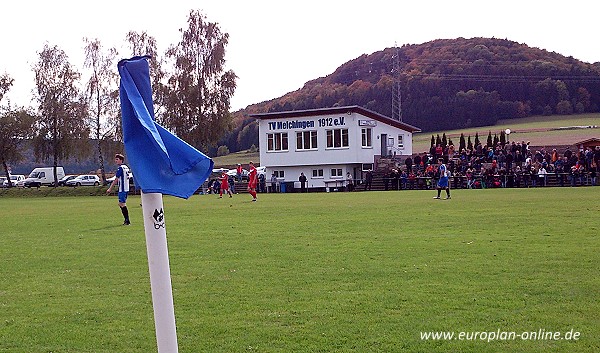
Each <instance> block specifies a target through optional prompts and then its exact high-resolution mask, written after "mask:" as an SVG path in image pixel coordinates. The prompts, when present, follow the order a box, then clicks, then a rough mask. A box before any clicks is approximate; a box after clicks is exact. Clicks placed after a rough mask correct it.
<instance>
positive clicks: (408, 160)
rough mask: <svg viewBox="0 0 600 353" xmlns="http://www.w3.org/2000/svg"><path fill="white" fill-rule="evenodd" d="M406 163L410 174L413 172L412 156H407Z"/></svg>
mask: <svg viewBox="0 0 600 353" xmlns="http://www.w3.org/2000/svg"><path fill="white" fill-rule="evenodd" d="M404 164H405V165H406V172H407V173H409V174H410V173H411V172H412V164H413V160H412V158H410V156H408V157H406V160H405V161H404Z"/></svg>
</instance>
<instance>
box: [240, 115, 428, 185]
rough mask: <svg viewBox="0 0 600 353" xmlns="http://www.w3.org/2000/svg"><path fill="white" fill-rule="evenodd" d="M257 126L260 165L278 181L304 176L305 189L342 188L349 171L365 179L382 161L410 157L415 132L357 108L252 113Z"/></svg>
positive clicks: (296, 182)
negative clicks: (305, 180)
mask: <svg viewBox="0 0 600 353" xmlns="http://www.w3.org/2000/svg"><path fill="white" fill-rule="evenodd" d="M250 116H251V117H254V118H256V119H257V121H258V126H259V129H258V130H259V150H260V165H261V166H265V167H267V175H266V179H267V183H269V182H270V178H271V175H272V173H275V175H276V177H277V178H278V179H279V180H280V181H285V182H295V185H294V186H295V188H299V182H298V178H299V176H300V173H304V175H305V176H306V178H307V184H308V185H307V188H309V189H327V190H329V188H335V187H339V186H343V185H344V183H345V180H346V175H347V173H348V172H349V173H350V175H351V176H352V178H353V179H355V180H360V179H363V172H365V171H367V170H369V169H370V170H373V169H374V166H375V165H376V163H377V161H378V160H379V158H381V157H382V156H384V157H389V156H394V155H395V156H408V155H412V134H413V133H414V132H419V131H420V130H419V128H417V127H414V126H411V125H408V124H405V123H402V122H400V121H397V120H392V119H390V118H388V117H386V116H384V115H381V114H379V113H376V112H374V111H371V110H368V109H365V108H362V107H359V106H347V107H334V108H323V109H311V110H299V111H286V112H276V113H264V114H251V115H250Z"/></svg>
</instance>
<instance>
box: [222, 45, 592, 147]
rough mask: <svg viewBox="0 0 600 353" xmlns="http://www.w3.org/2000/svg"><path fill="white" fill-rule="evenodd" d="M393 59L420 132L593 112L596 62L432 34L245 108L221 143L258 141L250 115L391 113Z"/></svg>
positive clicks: (406, 111) (405, 108)
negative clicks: (336, 109)
mask: <svg viewBox="0 0 600 353" xmlns="http://www.w3.org/2000/svg"><path fill="white" fill-rule="evenodd" d="M322 54H323V55H326V53H322ZM396 55H397V56H398V60H397V61H396ZM395 62H397V65H398V67H399V68H400V70H399V75H398V77H399V80H398V82H399V83H400V85H399V86H400V91H401V102H402V118H403V121H404V122H406V123H409V124H411V125H415V126H417V127H420V128H421V129H422V130H423V131H425V132H427V131H433V130H443V129H451V128H452V129H456V128H460V127H464V128H467V127H474V126H484V125H490V124H494V123H495V122H496V121H497V120H498V119H510V118H519V117H526V116H530V115H542V114H544V115H552V114H572V113H573V114H575V113H583V112H598V111H600V62H596V63H594V64H590V63H584V62H582V61H580V60H577V59H575V58H573V57H565V56H563V55H560V54H557V53H554V52H549V51H546V50H543V49H539V48H532V47H529V46H527V45H526V44H520V43H517V42H514V41H510V40H506V39H495V38H471V39H465V38H457V39H439V40H434V41H431V42H427V43H423V44H413V45H404V46H402V47H400V48H387V49H384V50H382V51H378V52H375V53H372V54H370V55H366V54H365V55H362V56H360V57H358V58H356V59H353V60H350V61H348V62H347V63H345V64H343V65H341V66H340V67H339V68H338V69H337V70H335V72H333V73H332V74H330V75H328V76H326V77H321V78H318V79H315V80H312V81H309V82H307V83H306V84H305V85H304V87H302V88H301V89H298V90H297V91H294V92H290V93H287V94H286V95H284V96H282V97H279V98H276V99H273V100H270V101H266V102H262V103H258V104H254V105H251V106H248V107H247V108H246V109H243V110H241V111H238V112H236V113H235V116H236V117H235V120H236V125H237V128H236V129H235V131H233V132H232V133H231V134H230V135H228V136H227V138H226V139H225V140H224V141H223V144H226V145H228V146H229V149H230V150H231V151H237V150H243V149H247V148H249V147H250V146H251V145H252V144H254V145H256V146H258V134H257V131H256V129H257V127H256V124H251V121H250V120H249V119H248V114H252V113H264V112H275V111H287V110H302V109H313V108H324V107H333V106H338V105H339V106H343V105H359V106H363V107H365V108H368V109H370V110H373V111H376V112H379V113H381V114H384V115H386V116H390V117H391V116H392V88H393V84H394V80H393V75H394V70H393V68H394V63H395Z"/></svg>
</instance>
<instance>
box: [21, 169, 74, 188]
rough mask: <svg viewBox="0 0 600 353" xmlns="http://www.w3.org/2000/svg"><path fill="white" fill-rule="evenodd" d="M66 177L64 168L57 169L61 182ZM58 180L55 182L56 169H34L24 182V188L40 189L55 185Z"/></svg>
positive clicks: (57, 175)
mask: <svg viewBox="0 0 600 353" xmlns="http://www.w3.org/2000/svg"><path fill="white" fill-rule="evenodd" d="M64 176H65V171H64V169H63V167H56V177H57V178H58V180H60V179H61V178H62V177H64ZM55 182H56V180H54V167H40V168H34V169H33V170H32V171H31V173H29V176H28V177H27V179H25V180H24V181H23V186H25V187H28V188H31V187H40V186H42V185H48V186H51V185H54V184H55Z"/></svg>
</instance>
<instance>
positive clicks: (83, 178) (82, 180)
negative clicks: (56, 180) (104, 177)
mask: <svg viewBox="0 0 600 353" xmlns="http://www.w3.org/2000/svg"><path fill="white" fill-rule="evenodd" d="M65 185H67V186H98V185H100V178H98V176H97V175H91V174H84V175H78V176H77V177H75V178H73V179H71V180H68V181H67V182H66V183H65Z"/></svg>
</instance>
